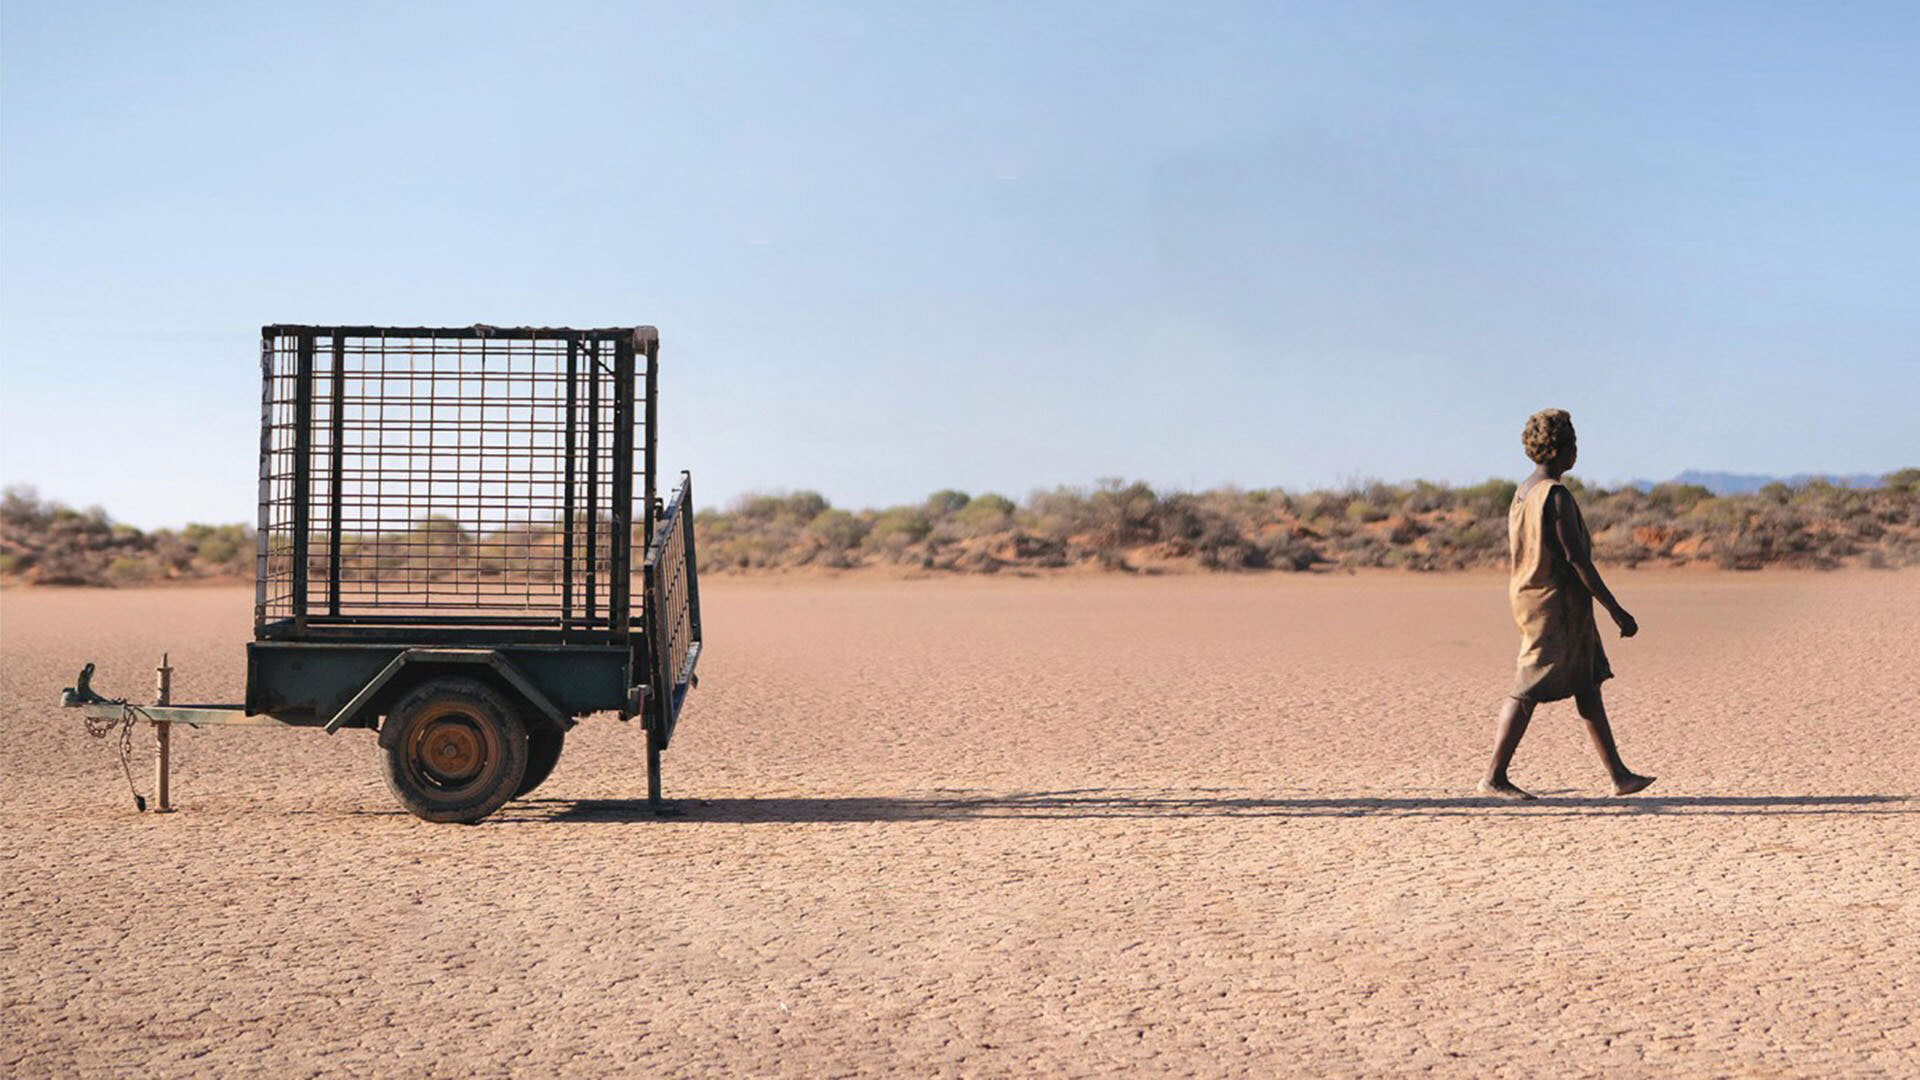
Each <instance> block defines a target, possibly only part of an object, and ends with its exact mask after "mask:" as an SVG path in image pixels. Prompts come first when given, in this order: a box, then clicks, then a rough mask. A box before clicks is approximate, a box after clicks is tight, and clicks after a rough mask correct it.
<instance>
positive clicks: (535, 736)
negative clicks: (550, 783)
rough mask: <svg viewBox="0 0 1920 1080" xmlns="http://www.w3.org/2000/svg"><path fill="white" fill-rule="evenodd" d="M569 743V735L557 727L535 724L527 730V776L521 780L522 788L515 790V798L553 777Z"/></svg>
mask: <svg viewBox="0 0 1920 1080" xmlns="http://www.w3.org/2000/svg"><path fill="white" fill-rule="evenodd" d="M566 742H567V733H566V732H564V731H561V730H560V729H559V728H557V727H548V726H546V725H545V724H535V725H534V726H533V727H530V728H528V729H527V774H526V775H525V776H522V777H521V778H520V786H519V787H518V788H516V789H515V790H514V793H513V797H514V798H516V799H518V798H520V797H521V796H523V795H525V794H527V793H528V792H530V791H532V790H533V789H534V788H537V787H539V786H540V785H541V784H544V783H546V781H547V777H549V776H551V775H553V767H554V766H555V765H556V764H558V763H559V761H560V748H561V747H563V746H565V745H566Z"/></svg>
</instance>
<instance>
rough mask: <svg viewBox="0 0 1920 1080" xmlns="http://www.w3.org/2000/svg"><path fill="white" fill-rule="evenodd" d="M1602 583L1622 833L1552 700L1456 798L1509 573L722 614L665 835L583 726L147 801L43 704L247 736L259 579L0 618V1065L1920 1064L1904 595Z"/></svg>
mask: <svg viewBox="0 0 1920 1080" xmlns="http://www.w3.org/2000/svg"><path fill="white" fill-rule="evenodd" d="M1612 577H1613V578H1614V584H1615V587H1616V590H1617V591H1618V592H1619V593H1620V594H1621V596H1622V598H1623V599H1624V600H1625V602H1626V603H1627V604H1628V606H1629V607H1631V608H1632V609H1633V610H1634V612H1635V614H1636V615H1638V617H1639V619H1640V622H1641V625H1642V628H1643V629H1642V632H1641V634H1640V636H1639V637H1637V638H1635V639H1633V640H1631V641H1620V640H1618V638H1617V637H1615V636H1614V635H1613V634H1612V632H1611V630H1610V629H1609V630H1608V631H1607V634H1606V637H1607V641H1608V647H1609V651H1610V654H1611V656H1612V658H1613V666H1614V668H1615V670H1616V671H1617V672H1618V674H1619V677H1618V678H1617V679H1616V680H1615V681H1614V682H1612V683H1610V684H1608V687H1607V693H1608V700H1609V704H1610V706H1611V708H1612V711H1613V715H1614V721H1615V727H1616V730H1617V731H1618V733H1619V736H1620V742H1621V746H1622V750H1623V752H1624V754H1625V756H1626V758H1627V761H1628V763H1629V764H1630V765H1633V766H1634V767H1636V768H1638V769H1640V770H1641V771H1644V772H1651V773H1654V774H1657V775H1658V776H1659V778H1660V779H1659V782H1658V783H1657V784H1656V785H1655V786H1654V787H1653V788H1652V789H1651V790H1650V791H1649V792H1647V793H1646V794H1645V795H1642V796H1638V797H1633V798H1629V799H1615V798H1611V797H1608V796H1606V795H1605V794H1604V779H1605V778H1604V775H1603V773H1602V771H1601V769H1600V767H1599V765H1598V764H1597V763H1596V762H1595V761H1594V759H1593V758H1592V756H1591V751H1590V750H1589V748H1588V747H1587V745H1586V743H1585V739H1584V736H1583V734H1582V731H1581V727H1580V723H1579V721H1578V719H1577V718H1576V717H1575V715H1574V712H1573V709H1572V707H1571V705H1569V704H1560V705H1550V706H1545V707H1543V708H1542V709H1541V710H1540V712H1539V714H1538V715H1537V717H1536V719H1535V722H1534V729H1533V732H1532V733H1531V734H1530V735H1529V737H1528V741H1527V742H1526V744H1525V745H1524V746H1522V748H1521V750H1520V755H1519V758H1518V760H1517V762H1516V766H1515V770H1514V778H1515V780H1516V781H1518V782H1519V783H1521V784H1523V785H1526V786H1529V787H1531V788H1533V789H1534V790H1536V791H1537V792H1539V793H1540V794H1541V795H1542V796H1543V798H1542V799H1541V800H1540V801H1539V802H1537V803H1534V804H1526V805H1513V804H1497V803H1492V802H1489V801H1486V800H1483V799H1479V798H1476V797H1474V796H1473V795H1472V786H1473V782H1474V780H1475V778H1476V776H1477V774H1478V772H1479V770H1480V769H1481V768H1482V766H1483V762H1484V755H1485V753H1486V751H1487V747H1488V743H1489V741H1490V739H1491V735H1492V725H1493V715H1494V712H1495V710H1496V708H1497V707H1498V705H1499V703H1500V701H1501V698H1502V695H1503V694H1504V692H1505V689H1506V687H1507V685H1508V681H1509V678H1510V673H1511V665H1512V657H1513V650H1514V647H1515V641H1516V637H1515V632H1514V630H1513V627H1512V625H1511V622H1510V620H1509V617H1508V615H1507V613H1506V607H1505V603H1506V600H1505V593H1504V587H1503V582H1502V579H1500V578H1499V577H1497V576H1488V575H1484V574H1477V573H1475V574H1457V575H1436V576H1424V577H1423V576H1416V575H1404V574H1375V575H1365V574H1363V575H1358V576H1351V575H1271V576H1259V577H1248V576H1235V577H1231V578H1215V577H1205V576H1200V577H1181V578H1162V579H1131V578H1115V577H1094V578H1062V579H1044V580H997V579H969V580H929V581H885V580H873V579H859V578H854V579H846V580H820V579H813V578H795V579H790V580H789V579H772V580H769V579H745V580H743V579H724V578H711V579H709V581H708V582H707V585H706V590H705V591H706V597H705V598H706V615H707V618H706V623H707V635H708V652H707V655H706V658H705V659H704V661H703V664H702V676H703V680H702V685H701V687H700V689H699V690H698V691H697V692H696V693H695V695H694V697H693V699H692V701H691V703H690V704H689V706H688V711H687V714H686V717H685V719H684V721H683V723H682V727H681V731H680V733H679V735H678V736H677V737H676V739H675V742H674V745H673V748H672V749H671V750H670V751H669V753H668V754H667V763H666V764H667V774H666V781H667V788H668V793H669V795H670V796H671V797H675V798H677V799H678V800H679V804H678V806H679V809H680V810H681V811H682V813H681V814H680V815H679V816H675V817H669V818H664V819H656V818H655V817H654V816H653V815H652V814H650V813H649V812H648V811H647V808H646V804H645V802H644V798H643V796H644V794H645V774H644V766H643V755H642V746H643V740H642V735H641V732H640V731H639V729H638V727H637V726H622V725H621V724H619V723H618V722H617V721H616V720H614V719H612V718H592V719H589V720H587V721H585V722H584V723H583V724H582V725H581V726H580V727H579V728H576V729H575V730H574V732H573V733H572V734H571V735H570V738H569V743H568V749H567V752H566V754H565V756H564V757H563V758H562V760H561V762H560V765H559V767H558V769H557V770H556V771H555V774H554V776H553V777H552V779H551V780H550V781H549V782H548V783H547V784H546V785H545V786H544V787H542V788H541V789H540V790H539V791H537V792H535V793H534V794H533V796H532V797H531V798H530V799H529V800H527V801H523V802H519V803H513V804H509V806H508V807H507V809H506V810H504V811H502V812H501V813H499V814H498V815H496V816H495V817H493V818H492V819H489V820H488V821H486V822H484V823H482V824H480V825H478V826H474V827H462V826H447V825H429V824H426V823H423V822H420V821H417V820H415V819H413V818H412V817H409V816H407V815H405V814H404V813H402V812H400V811H399V810H398V809H397V807H396V806H395V804H394V803H393V802H392V801H391V799H390V797H389V796H388V794H387V792H386V790H385V788H384V787H383V785H382V783H381V781H380V778H379V774H378V769H377V766H376V759H375V748H374V744H373V738H372V736H371V735H370V734H368V733H366V732H348V733H343V734H341V735H339V736H337V737H329V736H327V735H324V734H321V733H318V732H309V731H299V732H286V731H270V732H258V731H250V730H226V731H219V730H208V731H200V732H182V733H181V734H180V735H178V736H176V739H175V748H176V757H177V763H176V772H175V800H176V803H177V805H178V806H179V807H180V812H179V813H176V814H173V815H170V816H164V817H163V816H158V815H154V814H145V815H142V814H137V813H135V811H134V809H133V807H132V804H131V800H130V798H129V796H128V793H127V790H126V782H125V780H124V778H123V777H122V775H121V773H120V768H119V765H118V761H117V756H116V753H115V751H114V750H113V748H112V746H111V745H110V743H108V742H101V741H94V740H91V739H89V738H88V737H87V736H86V734H85V733H84V731H83V730H82V726H81V724H80V722H79V720H78V719H77V718H76V717H75V716H74V715H73V714H63V713H62V712H61V711H60V710H59V709H57V708H55V707H54V702H55V699H56V696H57V694H58V692H59V689H60V688H61V687H62V686H64V685H68V684H70V683H71V682H72V679H73V675H74V672H75V670H76V669H77V668H78V667H79V666H80V664H81V662H82V661H84V660H88V659H92V660H95V661H98V662H99V665H100V669H99V674H98V675H97V676H96V680H95V681H96V684H97V685H98V687H99V688H100V689H103V690H105V691H107V692H109V693H129V694H134V695H145V694H147V693H149V692H150V690H151V686H152V679H153V676H152V670H151V669H152V668H153V666H154V663H155V661H156V660H157V659H158V656H159V654H160V652H161V650H162V649H163V648H164V649H167V650H170V651H171V652H172V655H173V663H174V664H175V666H176V667H177V668H178V673H177V675H176V684H175V700H176V701H223V700H238V699H239V697H240V695H241V690H242V680H243V678H244V666H243V663H242V643H243V642H244V641H245V640H246V639H247V637H248V635H249V632H250V629H251V593H250V592H249V591H248V590H244V589H233V588H229V587H222V588H191V589H189V588H176V589H158V590H140V591H107V590H100V591H69V590H51V589H37V590H36V589H25V590H10V591H8V592H7V593H6V594H4V596H0V661H3V663H0V708H3V709H4V712H0V723H3V724H4V726H3V727H0V773H4V783H3V784H0V997H3V998H4V1001H3V1003H0V1004H3V1005H4V1014H0V1028H3V1029H4V1034H3V1035H0V1071H3V1072H5V1073H7V1074H9V1075H21V1076H31V1075H43V1074H51V1073H60V1074H67V1073H74V1072H79V1073H87V1074H96V1075H107V1074H115V1075H121V1074H142V1075H184V1074H189V1073H193V1074H200V1073H208V1072H227V1073H231V1072H243V1071H244V1072H252V1073H264V1074H270V1075H277V1076H294V1075H318V1074H322V1073H327V1074H348V1075H352V1074H385V1075H409V1076H412V1075H437V1076H460V1075H467V1074H480V1075H488V1074H504V1073H525V1074H534V1075H543V1074H605V1073H610V1072H615V1071H624V1072H627V1073H629V1074H632V1075H653V1076H665V1075H702V1074H706V1075H805V1076H820V1075H867V1074H884V1073H904V1074H908V1075H915V1076H920V1075H1003V1074H1021V1075H1048V1076H1053V1075H1061V1076H1073V1075H1112V1074H1116V1073H1122V1072H1126V1073H1140V1074H1203V1075H1217V1074H1249V1075H1400V1074H1408V1073H1423V1072H1430V1073H1435V1074H1442V1075H1456V1076H1476V1077H1477V1076H1498V1075H1511V1076H1540V1075H1565V1076H1578V1075H1606V1076H1634V1075H1674V1074H1682V1075H1763V1076H1774V1075H1790V1076H1821V1077H1826V1076H1839V1075H1867V1076H1870V1075H1906V1076H1912V1075H1914V1074H1915V1073H1916V1072H1920V945H1917V944H1916V942H1920V843H1916V838H1920V827H1917V826H1920V799H1917V798H1916V796H1915V787H1916V778H1920V677H1916V675H1915V672H1916V671H1920V572H1914V571H1901V572H1871V571H1854V572H1841V573H1835V574H1827V575H1821V574H1812V573H1806V574H1802V573H1794V572H1784V571H1781V572H1775V571H1768V572H1765V573H1761V574H1754V575H1738V574H1721V573H1705V574H1692V573H1686V572H1672V571H1667V572H1647V573H1626V572H1621V573H1617V574H1614V575H1612ZM151 754H152V737H151V735H150V734H147V733H144V732H143V733H142V734H141V738H140V741H139V743H138V748H137V758H136V777H137V778H138V779H139V781H140V783H141V784H142V786H143V788H145V787H147V786H149V785H150V784H151Z"/></svg>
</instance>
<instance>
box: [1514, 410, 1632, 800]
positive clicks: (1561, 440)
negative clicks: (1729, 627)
mask: <svg viewBox="0 0 1920 1080" xmlns="http://www.w3.org/2000/svg"><path fill="white" fill-rule="evenodd" d="M1520 441H1521V444H1522V445H1523V446H1524V447H1525V448H1526V451H1527V457H1529V458H1531V459H1532V460H1533V462H1534V463H1535V464H1536V465H1538V466H1539V468H1537V469H1535V470H1533V475H1531V476H1529V477H1527V479H1526V480H1525V481H1524V482H1523V483H1521V485H1520V488H1519V490H1518V491H1516V492H1514V496H1513V505H1512V506H1511V507H1510V508H1509V509H1508V511H1507V554H1508V564H1509V574H1510V575H1511V576H1510V578H1509V580H1508V582H1507V597H1508V599H1509V600H1510V601H1511V602H1512V604H1513V618H1514V621H1515V622H1517V623H1519V624H1520V666H1519V671H1518V672H1516V673H1515V675H1514V681H1513V693H1512V695H1511V696H1509V697H1508V698H1507V703H1506V705H1505V707H1503V708H1502V709H1501V710H1500V728H1499V732H1498V734H1497V735H1496V737H1495V739H1494V744H1493V761H1492V763H1491V764H1490V765H1488V767H1487V775H1486V778H1485V779H1484V780H1481V781H1480V790H1481V791H1482V792H1483V793H1485V794H1488V795H1499V796H1502V797H1504V798H1509V799H1531V798H1533V796H1532V795H1529V794H1527V793H1526V792H1524V791H1522V790H1520V788H1518V787H1517V786H1515V785H1514V783H1513V781H1511V780H1509V779H1507V765H1508V764H1509V763H1510V762H1512V761H1513V752H1514V750H1515V749H1517V748H1518V747H1519V745H1520V738H1521V736H1523V735H1525V734H1526V733H1527V722H1528V721H1529V720H1531V719H1533V707H1534V706H1535V705H1537V704H1539V703H1540V702H1543V701H1559V700H1561V699H1562V698H1568V697H1571V698H1573V700H1574V704H1575V705H1576V706H1577V707H1578V708H1579V710H1580V718H1581V719H1582V720H1585V721H1586V722H1587V734H1588V735H1589V736H1591V737H1592V739H1593V747H1594V749H1595V750H1597V751H1599V753H1600V760H1601V761H1602V762H1603V763H1604V764H1605V765H1606V767H1607V772H1608V773H1609V774H1611V776H1612V778H1613V793H1614V794H1615V795H1631V794H1633V793H1634V792H1636V791H1639V790H1641V789H1643V788H1645V787H1646V786H1647V785H1648V784H1651V783H1653V777H1651V776H1640V775H1638V774H1636V773H1634V772H1632V771H1631V770H1629V769H1628V768H1627V766H1626V764H1625V763H1623V762H1622V761H1621V760H1620V751H1619V750H1618V749H1617V748H1615V746H1614V745H1613V729H1612V728H1611V727H1610V726H1609V725H1608V724H1607V707H1606V704H1605V703H1604V702H1602V701H1601V699H1600V684H1601V682H1603V681H1605V680H1607V679H1611V678H1613V669H1612V668H1610V667H1608V666H1607V654H1606V651H1605V650H1604V649H1602V648H1601V647H1600V628H1599V627H1598V626H1597V625H1595V623H1594V619H1593V602H1594V601H1595V600H1598V601H1600V604H1601V606H1602V607H1604V608H1606V609H1607V614H1609V615H1611V616H1613V621H1614V622H1615V623H1616V624H1618V625H1619V627H1620V636H1621V637H1623V638H1630V637H1632V636H1633V635H1634V634H1635V633H1637V632H1638V631H1639V629H1640V626H1639V624H1638V623H1636V622H1634V621H1633V616H1632V615H1629V614H1627V609H1626V608H1623V607H1621V606H1620V602H1619V601H1617V600H1615V599H1614V598H1613V593H1611V592H1609V591H1608V589H1607V585H1606V582H1603V581H1601V580H1600V572H1599V571H1598V570H1595V569H1594V567H1593V553H1592V550H1591V546H1590V543H1589V539H1588V536H1587V526H1586V522H1585V521H1584V520H1582V519H1581V517H1580V508H1579V507H1578V506H1576V505H1575V504H1574V501H1573V493H1572V492H1570V491H1568V490H1567V488H1566V485H1564V484H1562V483H1561V482H1560V477H1561V475H1562V474H1564V473H1565V472H1566V471H1567V470H1568V469H1571V468H1573V462H1574V458H1575V457H1576V456H1577V455H1578V448H1577V447H1576V445H1575V442H1574V434H1573V418H1572V417H1571V416H1568V415H1567V414H1566V412H1565V411H1563V410H1560V409H1546V410H1543V411H1541V412H1537V413H1534V414H1533V415H1532V416H1529V417H1528V418H1527V426H1526V430H1525V431H1523V432H1522V433H1521V436H1520Z"/></svg>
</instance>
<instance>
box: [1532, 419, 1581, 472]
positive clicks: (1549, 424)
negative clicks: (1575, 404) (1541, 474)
mask: <svg viewBox="0 0 1920 1080" xmlns="http://www.w3.org/2000/svg"><path fill="white" fill-rule="evenodd" d="M1520 445H1521V446H1522V447H1524V448H1526V451H1527V460H1529V461H1531V462H1533V463H1534V464H1535V465H1545V464H1547V463H1548V462H1550V461H1552V460H1554V459H1555V458H1558V457H1559V456H1560V455H1561V454H1562V453H1564V452H1565V451H1566V449H1567V447H1569V446H1572V445H1573V417H1572V416H1570V415H1568V413H1567V410H1565V409H1541V410H1540V411H1539V412H1537V413H1534V414H1533V415H1532V416H1529V417H1527V426H1526V428H1525V429H1524V430H1522V431H1521V432H1520Z"/></svg>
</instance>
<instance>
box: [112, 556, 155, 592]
mask: <svg viewBox="0 0 1920 1080" xmlns="http://www.w3.org/2000/svg"><path fill="white" fill-rule="evenodd" d="M153 571H154V568H153V567H152V566H151V565H150V564H149V563H148V562H147V560H145V559H142V558H140V557H139V556H137V555H116V556H114V557H113V558H112V559H109V560H108V561H107V567H106V572H105V575H104V576H105V578H106V580H107V582H108V583H109V584H113V585H133V584H136V583H138V582H142V581H148V580H151V579H152V578H153V576H154V572H153Z"/></svg>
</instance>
